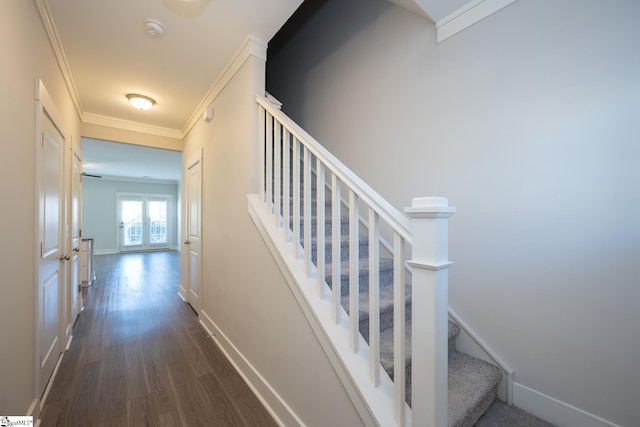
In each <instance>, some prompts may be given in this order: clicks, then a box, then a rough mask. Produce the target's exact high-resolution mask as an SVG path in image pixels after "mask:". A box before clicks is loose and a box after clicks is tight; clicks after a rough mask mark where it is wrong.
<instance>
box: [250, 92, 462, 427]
mask: <svg viewBox="0 0 640 427" xmlns="http://www.w3.org/2000/svg"><path fill="white" fill-rule="evenodd" d="M256 101H257V103H258V105H259V106H260V107H259V109H260V113H259V119H260V120H261V123H260V133H261V134H262V135H261V139H262V140H263V141H264V143H265V147H264V150H262V149H260V150H259V152H260V153H261V154H260V155H261V158H260V162H259V168H260V173H259V176H260V193H261V194H260V199H261V201H262V203H263V204H266V206H267V212H268V214H269V215H270V216H274V215H275V217H276V219H275V224H276V228H284V229H285V234H284V236H285V240H286V241H289V242H290V243H293V246H294V253H295V255H296V258H298V254H299V252H298V247H299V244H298V242H299V240H298V238H299V237H300V236H299V234H298V231H299V223H298V220H300V219H301V218H300V216H299V209H298V208H297V207H296V209H295V210H296V211H297V213H294V221H293V223H292V224H294V225H293V226H292V227H293V228H294V229H295V230H294V235H293V238H291V237H287V236H288V234H287V233H288V231H287V230H288V227H289V226H288V217H287V213H288V210H287V209H288V207H287V206H288V202H287V203H282V206H281V203H280V200H282V201H284V200H288V199H287V194H288V193H286V192H285V194H281V193H280V185H281V183H282V182H289V181H288V180H289V179H291V176H289V175H286V170H287V169H288V168H286V167H284V162H285V159H286V161H289V160H291V158H289V157H288V154H286V153H285V150H284V149H282V148H279V147H278V146H279V145H281V144H277V143H275V141H276V140H277V141H281V140H280V138H281V137H282V141H285V139H287V140H288V136H285V134H284V132H283V131H284V130H286V132H288V133H289V134H290V135H291V137H292V143H293V145H292V146H293V147H296V148H293V149H292V150H293V153H294V155H293V156H294V157H292V158H295V159H298V157H297V156H299V155H300V153H299V152H298V148H297V147H298V143H297V142H299V143H300V145H301V146H302V147H303V155H304V156H303V157H304V161H303V162H304V165H305V166H304V169H305V171H304V173H305V176H304V180H303V181H304V189H303V191H302V192H303V193H304V218H305V219H304V224H303V228H304V233H303V240H304V248H303V249H304V255H303V259H304V270H305V272H306V273H305V274H306V275H307V277H309V276H310V275H312V274H314V273H312V271H314V267H313V266H312V265H311V262H312V260H311V250H310V244H309V243H310V241H309V240H307V239H309V238H310V236H311V225H310V224H311V219H310V217H311V213H312V211H311V201H310V197H309V196H310V195H311V184H310V182H309V181H311V180H312V178H311V176H312V173H311V171H310V170H309V169H310V168H312V161H311V159H312V156H315V158H316V160H317V165H318V166H317V170H316V171H315V172H316V182H317V185H318V189H319V188H320V186H321V185H324V183H325V172H326V170H328V171H329V172H330V173H331V174H332V180H331V191H332V192H334V195H333V197H332V217H333V219H334V220H335V219H336V218H339V217H340V213H339V210H337V208H336V204H340V203H341V201H340V200H339V199H336V198H335V197H337V196H335V194H339V193H340V185H341V184H344V185H345V187H347V189H348V190H349V201H348V210H349V235H350V241H349V262H350V267H349V269H350V270H349V275H350V276H349V292H350V294H349V313H358V312H359V308H358V307H359V306H358V304H359V303H358V296H357V295H358V292H359V291H358V273H357V272H355V269H354V268H353V266H355V267H357V266H358V264H357V262H358V261H357V260H358V258H359V254H358V251H359V249H358V245H357V244H356V243H355V242H356V241H357V236H358V234H359V232H358V227H357V225H354V224H357V223H358V221H360V220H361V218H360V216H359V208H358V206H359V201H361V202H363V203H364V205H365V206H366V207H367V208H368V209H369V219H368V224H367V228H368V229H369V262H370V264H369V293H370V298H369V309H370V311H369V314H370V317H369V326H370V332H371V333H370V334H369V377H370V380H371V384H373V386H374V387H378V385H380V378H381V377H380V334H379V329H378V327H379V317H378V315H372V314H371V313H375V312H377V310H378V309H377V307H379V298H380V295H379V289H378V288H376V287H375V286H371V284H372V283H378V284H379V277H378V271H377V270H378V268H379V265H378V257H379V253H378V252H377V251H378V249H376V248H377V246H378V244H379V243H380V240H379V220H380V219H382V220H383V221H384V222H385V223H386V224H387V225H388V226H389V227H390V228H391V229H392V231H393V248H392V252H393V262H394V268H393V271H394V274H393V294H394V297H393V298H394V314H393V316H394V325H393V331H394V343H393V349H394V350H393V351H394V367H393V372H394V373H395V375H396V378H394V384H393V411H392V412H393V419H394V420H395V421H394V423H395V424H396V425H398V426H405V425H406V423H407V422H408V421H409V420H408V419H407V416H408V413H409V410H408V409H407V405H406V403H405V387H404V386H405V366H404V361H405V354H406V353H405V351H406V350H405V344H404V336H405V319H406V317H405V304H404V301H405V300H404V296H405V274H404V273H405V270H407V265H408V266H409V267H410V268H411V270H412V279H411V283H412V286H411V295H412V304H413V310H412V313H413V314H412V323H411V327H412V332H411V334H412V375H411V377H412V380H411V381H412V387H411V393H412V403H413V405H412V406H413V410H411V411H410V414H411V415H410V417H411V418H410V422H411V425H414V426H423V425H424V426H433V427H444V426H446V425H447V422H448V421H447V419H448V414H447V412H448V410H447V345H446V344H447V321H448V319H447V315H448V306H449V304H448V275H447V271H448V268H449V267H450V266H451V264H452V263H451V262H449V260H448V219H449V217H450V216H451V215H453V213H455V211H456V209H455V208H453V207H449V205H448V201H447V199H446V198H444V197H422V198H414V199H413V201H412V206H411V207H409V208H406V209H405V212H406V215H407V216H405V215H404V214H402V213H401V212H400V211H398V210H397V209H396V208H394V207H393V206H392V205H391V204H390V203H389V202H387V201H386V200H385V199H384V198H383V197H382V196H380V195H379V194H378V193H377V192H376V191H375V190H373V189H372V188H371V187H370V186H369V185H367V184H366V183H365V182H364V181H363V180H362V179H361V178H359V177H358V176H357V175H356V174H355V173H353V172H352V171H351V170H350V169H349V168H348V167H346V166H345V165H344V164H343V163H342V162H341V161H340V160H338V159H337V158H336V157H335V156H333V155H332V154H331V153H330V152H329V151H328V150H327V149H325V148H324V147H323V146H322V145H320V143H318V142H317V141H316V140H315V139H314V138H313V137H311V136H310V135H309V134H308V133H307V132H306V131H305V130H304V129H302V128H301V127H300V126H298V125H297V124H296V123H295V122H294V121H293V120H292V119H290V118H289V117H288V116H287V115H286V114H284V113H283V112H282V111H281V110H280V109H279V108H278V107H275V106H274V105H273V104H272V102H270V101H269V100H268V99H265V98H263V97H261V96H258V97H256ZM263 110H264V111H263ZM268 117H271V119H273V122H271V121H270V120H266V119H267V118H268ZM275 123H277V126H274V124H275ZM296 141H297V142H296ZM286 151H287V152H288V150H286ZM281 156H282V157H281ZM296 161H298V160H296ZM294 169H295V174H294V176H293V180H292V181H291V182H292V183H293V191H294V193H295V194H296V196H295V197H294V201H293V203H297V202H299V201H300V200H299V199H298V200H297V199H296V197H298V196H299V193H300V188H299V187H298V185H299V179H300V177H301V175H300V171H299V169H298V168H294ZM273 171H276V173H275V174H274V173H273ZM280 171H285V176H286V178H285V177H282V176H280V174H281V172H280ZM296 174H297V175H296ZM274 175H277V176H274ZM271 178H273V181H274V182H273V184H271V183H269V184H267V183H268V182H269V180H270V179H271ZM285 179H287V181H285ZM338 182H340V183H341V184H339V185H337V187H334V186H336V184H337V183H338ZM283 187H284V186H283ZM335 188H337V192H336V191H335ZM287 191H288V190H287ZM317 198H318V200H317V215H318V219H317V222H318V224H319V223H320V222H321V221H322V222H324V211H323V209H322V207H321V206H323V205H324V191H317ZM281 208H282V212H281ZM285 218H286V219H285ZM332 227H333V229H332V236H331V237H330V239H332V241H333V242H336V239H337V234H336V233H338V234H339V231H336V230H338V229H339V228H340V226H339V225H338V226H336V224H333V225H332ZM316 234H317V235H318V237H319V241H318V243H317V254H316V262H317V264H318V265H317V267H316V270H315V275H316V276H317V277H316V278H317V284H318V288H317V289H318V296H319V297H320V298H321V299H322V298H323V292H324V290H323V289H324V287H325V286H326V284H325V276H324V233H316ZM354 236H355V237H354ZM287 239H289V240H287ZM372 241H374V244H372V243H371V242H372ZM406 244H408V246H409V247H411V248H412V258H413V259H412V260H406V259H405V246H406ZM339 246H340V245H338V244H335V243H334V244H333V245H332V247H333V248H336V247H338V248H339ZM372 250H374V251H376V252H374V253H373V254H372V252H371V251H372ZM337 253H338V254H339V252H337ZM335 254H336V252H334V255H332V259H339V257H338V258H335ZM352 260H356V261H352ZM372 260H373V261H372ZM352 262H355V264H351V263H352ZM333 265H339V263H333ZM339 272H340V268H339V267H338V269H337V270H335V272H334V276H333V279H332V286H333V289H332V292H333V295H332V306H333V312H334V318H333V322H334V323H335V324H337V323H338V322H339V316H340V315H339V314H336V313H337V311H338V308H339V307H340V302H339V295H340V279H339V274H338V273H339ZM336 295H338V296H336ZM372 295H373V296H372ZM357 319H358V316H349V344H350V347H351V350H352V352H353V353H357V352H358V351H359V350H358V348H359V342H360V341H361V340H362V337H361V336H360V332H359V329H358V324H357ZM373 331H375V333H374V332H373ZM365 345H366V344H365ZM387 424H389V423H388V422H387V423H385V425H387Z"/></svg>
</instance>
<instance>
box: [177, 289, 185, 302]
mask: <svg viewBox="0 0 640 427" xmlns="http://www.w3.org/2000/svg"><path fill="white" fill-rule="evenodd" d="M178 296H179V297H180V299H181V300H182V302H187V290H186V289H185V288H184V287H183V286H182V285H178Z"/></svg>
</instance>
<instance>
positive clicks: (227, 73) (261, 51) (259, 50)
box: [182, 34, 267, 138]
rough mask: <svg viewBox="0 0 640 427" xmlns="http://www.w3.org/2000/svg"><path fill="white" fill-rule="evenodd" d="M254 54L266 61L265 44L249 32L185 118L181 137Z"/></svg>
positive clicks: (189, 129)
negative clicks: (189, 114) (186, 118)
mask: <svg viewBox="0 0 640 427" xmlns="http://www.w3.org/2000/svg"><path fill="white" fill-rule="evenodd" d="M251 56H255V57H256V58H258V59H262V60H263V61H265V62H266V60H267V44H266V43H265V42H264V41H262V40H260V39H258V38H257V37H255V36H253V35H251V34H249V35H247V37H246V38H245V40H244V42H243V43H242V45H241V46H240V48H239V49H238V50H237V51H236V53H235V54H234V55H233V58H231V60H230V61H229V63H228V64H227V66H226V67H225V69H224V71H222V73H220V76H219V77H218V78H217V80H216V81H215V82H214V83H213V85H212V86H211V88H210V89H209V91H208V92H207V94H206V95H205V96H204V98H202V101H200V104H198V106H197V107H196V109H195V110H194V111H193V113H192V114H191V118H190V119H189V120H187V123H185V126H184V127H183V128H182V137H183V138H184V137H185V136H186V135H187V134H188V133H189V132H190V131H191V129H192V128H193V126H195V124H196V123H197V122H198V121H199V120H200V118H201V117H202V113H203V111H204V110H206V109H207V108H208V107H209V106H210V105H211V104H212V103H213V101H215V99H216V98H217V97H218V95H220V93H222V91H223V90H224V88H225V87H226V86H227V84H229V82H230V81H231V79H233V77H234V76H235V75H236V73H237V72H238V70H240V68H241V67H242V65H243V64H244V63H245V61H246V60H247V59H249V57H251Z"/></svg>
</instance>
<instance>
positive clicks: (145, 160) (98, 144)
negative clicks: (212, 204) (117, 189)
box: [82, 138, 182, 182]
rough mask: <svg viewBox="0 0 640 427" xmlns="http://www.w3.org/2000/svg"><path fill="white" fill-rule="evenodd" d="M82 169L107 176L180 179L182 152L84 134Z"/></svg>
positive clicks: (164, 179) (89, 172) (166, 179)
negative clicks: (86, 136)
mask: <svg viewBox="0 0 640 427" xmlns="http://www.w3.org/2000/svg"><path fill="white" fill-rule="evenodd" d="M82 157H83V164H82V169H83V172H85V173H88V174H91V175H99V176H102V177H104V178H114V177H118V178H125V177H126V178H134V179H141V180H163V181H175V182H178V181H180V173H181V164H182V160H181V159H182V153H180V152H178V151H171V150H163V149H160V148H149V147H142V146H140V145H132V144H120V143H117V142H109V141H102V140H99V139H92V138H82Z"/></svg>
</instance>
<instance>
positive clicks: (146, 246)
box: [116, 191, 175, 253]
mask: <svg viewBox="0 0 640 427" xmlns="http://www.w3.org/2000/svg"><path fill="white" fill-rule="evenodd" d="M127 198H130V199H131V200H137V199H140V201H142V203H143V207H142V213H143V217H145V216H146V217H147V218H148V210H147V208H148V203H149V201H153V200H167V205H168V206H167V243H166V244H164V245H152V244H151V243H148V241H149V236H148V234H149V230H148V225H149V224H147V223H146V221H145V223H144V224H143V226H142V229H143V231H142V233H143V234H142V236H143V239H142V245H140V246H135V247H132V249H129V250H122V231H121V230H122V229H121V228H120V216H121V214H122V209H121V204H120V201H121V200H122V199H125V200H126V199H127ZM174 209H175V207H174V204H173V196H172V195H171V194H164V193H132V192H121V191H118V192H116V234H117V236H116V250H117V251H118V253H126V252H136V251H152V250H166V249H171V248H172V247H174V242H173V228H174V218H173V217H174V212H173V211H174ZM145 236H146V238H145Z"/></svg>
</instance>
